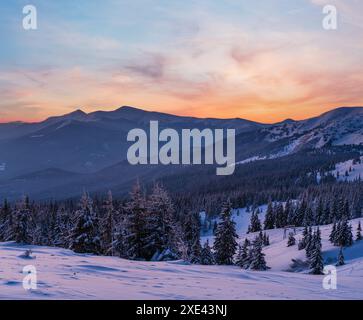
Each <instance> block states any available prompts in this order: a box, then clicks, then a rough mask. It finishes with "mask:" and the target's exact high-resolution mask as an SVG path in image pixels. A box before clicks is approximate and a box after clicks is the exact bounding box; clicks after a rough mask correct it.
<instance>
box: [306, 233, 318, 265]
mask: <svg viewBox="0 0 363 320" xmlns="http://www.w3.org/2000/svg"><path fill="white" fill-rule="evenodd" d="M315 236H316V234H313V230H312V228H311V227H309V228H308V234H307V236H306V239H305V243H306V247H305V250H306V257H307V258H308V259H309V260H310V259H311V257H312V254H313V252H314V249H315Z"/></svg>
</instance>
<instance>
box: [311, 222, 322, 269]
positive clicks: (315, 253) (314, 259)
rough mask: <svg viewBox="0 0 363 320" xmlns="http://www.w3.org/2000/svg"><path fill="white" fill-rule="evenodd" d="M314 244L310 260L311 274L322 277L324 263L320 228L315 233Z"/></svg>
mask: <svg viewBox="0 0 363 320" xmlns="http://www.w3.org/2000/svg"><path fill="white" fill-rule="evenodd" d="M312 242H313V243H314V244H313V246H312V249H311V250H312V252H311V254H310V259H309V260H310V269H311V274H316V275H320V274H323V269H324V261H323V256H322V253H321V235H320V230H319V228H318V229H317V231H316V232H315V234H314V237H313V240H312Z"/></svg>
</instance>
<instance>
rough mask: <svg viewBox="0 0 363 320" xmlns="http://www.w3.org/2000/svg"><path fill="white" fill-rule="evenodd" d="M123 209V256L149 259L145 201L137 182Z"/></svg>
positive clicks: (132, 258) (134, 258)
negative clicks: (124, 215) (124, 213)
mask: <svg viewBox="0 0 363 320" xmlns="http://www.w3.org/2000/svg"><path fill="white" fill-rule="evenodd" d="M125 209H126V217H125V232H124V237H123V239H124V248H125V254H126V256H127V257H128V258H129V259H131V260H146V259H147V258H148V257H149V252H148V249H147V248H146V246H147V244H148V241H147V238H148V234H147V227H148V225H147V211H146V200H145V197H144V194H143V193H142V191H141V186H140V183H139V181H137V182H136V184H135V185H134V187H133V190H132V192H131V193H130V200H129V201H128V202H127V204H126V208H125Z"/></svg>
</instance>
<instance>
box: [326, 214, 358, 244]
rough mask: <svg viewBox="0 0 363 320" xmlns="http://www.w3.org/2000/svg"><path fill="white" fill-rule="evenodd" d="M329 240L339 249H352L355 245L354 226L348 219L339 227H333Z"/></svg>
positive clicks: (338, 225) (342, 221) (344, 219)
mask: <svg viewBox="0 0 363 320" xmlns="http://www.w3.org/2000/svg"><path fill="white" fill-rule="evenodd" d="M329 239H330V240H331V242H332V243H333V244H334V245H335V246H337V247H350V246H351V245H352V244H353V233H352V226H351V225H349V223H348V219H347V218H346V217H344V218H343V219H342V220H341V221H340V222H339V223H338V224H337V225H333V229H332V231H331V234H330V237H329Z"/></svg>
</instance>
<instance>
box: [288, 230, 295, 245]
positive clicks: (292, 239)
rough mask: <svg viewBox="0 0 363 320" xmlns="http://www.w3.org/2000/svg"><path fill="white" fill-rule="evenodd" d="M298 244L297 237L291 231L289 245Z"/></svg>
mask: <svg viewBox="0 0 363 320" xmlns="http://www.w3.org/2000/svg"><path fill="white" fill-rule="evenodd" d="M295 244H296V239H295V236H294V233H293V232H290V233H289V239H288V240H287V246H288V247H293V246H294V245H295Z"/></svg>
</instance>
